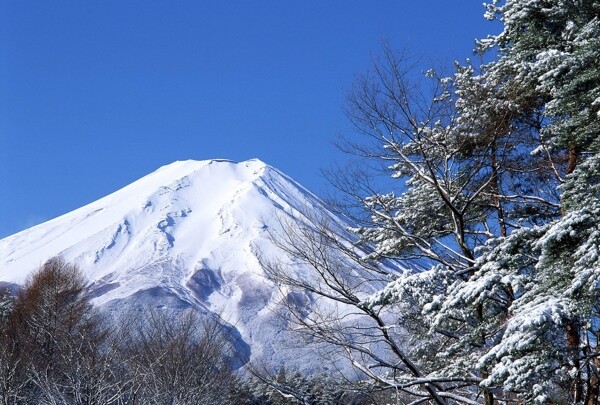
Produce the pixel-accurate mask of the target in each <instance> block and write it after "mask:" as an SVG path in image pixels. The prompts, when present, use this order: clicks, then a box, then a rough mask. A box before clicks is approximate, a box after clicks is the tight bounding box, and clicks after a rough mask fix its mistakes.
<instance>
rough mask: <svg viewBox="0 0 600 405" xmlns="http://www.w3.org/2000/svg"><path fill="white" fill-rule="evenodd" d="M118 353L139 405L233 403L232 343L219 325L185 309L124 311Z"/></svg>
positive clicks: (235, 385)
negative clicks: (174, 311)
mask: <svg viewBox="0 0 600 405" xmlns="http://www.w3.org/2000/svg"><path fill="white" fill-rule="evenodd" d="M119 336H120V338H119V339H120V341H121V342H122V343H121V349H120V351H121V353H120V356H121V358H122V359H123V361H124V362H125V367H126V369H127V374H128V375H129V376H130V378H131V380H132V382H133V388H132V392H133V394H132V398H134V399H135V403H144V404H191V403H202V404H228V403H230V404H234V403H236V401H237V396H238V395H239V393H238V392H236V387H237V378H236V377H235V376H234V374H233V372H232V369H231V364H230V363H229V361H228V360H231V359H232V356H234V347H233V346H232V341H231V339H230V336H229V334H228V332H227V329H226V327H225V326H223V325H222V324H221V323H219V322H218V321H217V320H215V319H212V318H208V317H202V316H200V315H199V314H198V313H196V311H195V310H193V309H189V310H187V311H185V312H183V313H180V314H173V313H169V312H168V311H167V310H148V311H141V312H140V313H138V314H134V313H130V314H127V315H126V316H125V317H123V318H122V324H121V331H120V334H119Z"/></svg>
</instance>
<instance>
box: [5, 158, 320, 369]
mask: <svg viewBox="0 0 600 405" xmlns="http://www.w3.org/2000/svg"><path fill="white" fill-rule="evenodd" d="M315 210H317V211H319V212H320V213H326V215H330V214H329V213H327V211H326V208H325V206H324V205H323V203H322V202H321V201H320V200H319V199H318V198H317V197H315V196H314V195H313V194H311V193H310V192H308V191H307V190H306V189H304V188H303V187H302V186H300V185H299V184H298V183H296V182H294V181H293V180H292V179H290V178H289V177H287V176H285V175H284V174H282V173H281V172H279V171H278V170H276V169H274V168H272V167H270V166H268V165H266V164H265V163H263V162H261V161H259V160H248V161H245V162H239V163H236V162H232V161H228V160H210V161H181V162H175V163H173V164H170V165H167V166H164V167H161V168H160V169H158V170H157V171H155V172H153V173H151V174H149V175H147V176H145V177H143V178H141V179H139V180H138V181H136V182H134V183H132V184H130V185H128V186H126V187H124V188H123V189H121V190H119V191H117V192H115V193H113V194H110V195H108V196H107V197H104V198H102V199H100V200H98V201H96V202H93V203H91V204H88V205H86V206H84V207H82V208H79V209H77V210H75V211H72V212H70V213H68V214H65V215H63V216H60V217H58V218H56V219H53V220H51V221H48V222H46V223H43V224H40V225H38V226H35V227H32V228H30V229H27V230H25V231H22V232H19V233H17V234H15V235H12V236H9V237H7V238H5V239H2V240H0V285H2V284H4V285H12V284H21V283H23V282H24V280H25V279H26V277H27V276H28V275H29V274H30V273H31V272H32V271H34V270H36V269H37V268H39V266H40V265H41V264H43V263H44V262H45V261H46V260H47V259H48V258H50V257H52V256H57V255H60V256H62V257H63V258H64V259H66V260H67V261H69V262H72V263H75V264H77V265H78V266H79V267H80V268H81V269H82V270H83V272H84V274H85V275H86V277H87V278H88V280H89V281H90V283H91V287H90V289H91V292H92V295H93V297H94V298H93V303H94V304H96V305H98V306H100V307H101V308H104V309H106V310H108V311H113V312H114V311H117V312H118V311H121V310H123V308H125V307H128V306H132V305H147V306H148V305H149V306H154V307H159V308H170V309H173V308H175V309H176V308H189V307H194V308H196V309H198V310H199V311H201V312H203V313H205V314H207V315H209V316H219V317H220V318H221V320H222V321H223V322H225V323H227V324H228V325H230V327H231V328H232V333H235V334H236V335H238V336H240V337H241V339H242V340H243V341H240V344H239V345H238V347H239V350H240V353H241V355H242V358H243V360H244V361H246V360H248V359H250V358H253V359H257V360H259V361H262V362H266V363H269V364H271V365H273V366H275V367H278V366H279V365H280V364H278V363H282V362H283V361H284V359H286V360H285V362H286V367H288V366H289V364H290V360H289V353H285V348H286V347H289V346H291V345H292V343H291V340H293V339H295V336H294V335H293V334H289V333H287V332H284V329H285V325H284V321H283V320H282V319H280V318H279V317H278V316H276V315H275V314H274V312H273V308H274V307H276V306H277V303H278V301H279V300H280V299H281V296H280V295H279V294H278V292H277V289H276V288H274V286H273V285H272V283H271V282H270V281H269V280H267V279H266V277H265V275H264V273H263V270H262V268H261V265H260V262H259V257H260V256H261V255H263V256H264V255H265V254H266V255H270V256H273V257H277V255H281V254H282V253H281V252H279V251H278V250H277V248H275V247H274V246H273V244H272V242H271V240H270V232H269V231H270V230H271V229H276V228H277V227H278V226H280V222H281V218H282V217H287V218H298V217H301V216H300V215H299V213H300V212H307V211H313V212H314V211H315ZM293 358H295V359H296V361H297V363H298V365H300V366H302V365H304V366H306V361H305V360H304V359H302V358H300V357H298V356H294V357H293ZM292 361H293V360H292Z"/></svg>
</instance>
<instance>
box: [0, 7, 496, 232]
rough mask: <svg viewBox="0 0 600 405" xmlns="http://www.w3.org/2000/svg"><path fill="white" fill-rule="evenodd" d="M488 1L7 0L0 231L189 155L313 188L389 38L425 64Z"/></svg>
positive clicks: (467, 35)
mask: <svg viewBox="0 0 600 405" xmlns="http://www.w3.org/2000/svg"><path fill="white" fill-rule="evenodd" d="M483 12H484V9H483V7H482V5H481V0H479V1H472V0H462V1H459V2H451V1H447V0H443V1H442V0H430V1H426V2H420V1H409V0H406V1H401V0H360V1H359V0H336V1H330V0H326V1H316V0H315V1H312V0H302V1H300V0H288V1H282V0H269V1H262V0H256V1H243V0H236V1H233V0H232V1H216V0H215V1H208V0H207V1H204V0H202V1H200V0H198V1H179V0H178V1H166V0H165V1H150V0H144V1H129V0H127V1H124V0H117V1H91V0H90V1H81V0H73V1H61V0H57V1H48V0H41V1H22V0H4V1H2V2H0V193H1V194H0V237H3V236H7V235H9V234H12V233H14V232H17V231H19V230H22V229H24V228H27V227H29V226H32V225H34V224H36V223H39V222H42V221H45V220H48V219H51V218H54V217H56V216H58V215H61V214H64V213H66V212H69V211H71V210H73V209H75V208H78V207H80V206H82V205H84V204H87V203H89V202H91V201H94V200H96V199H98V198H100V197H102V196H104V195H106V194H109V193H111V192H113V191H116V190H117V189H119V188H121V187H123V186H125V185H127V184H128V183H130V182H132V181H134V180H136V179H137V178H139V177H141V176H143V175H145V174H148V173H150V172H152V171H154V170H155V169H157V168H158V167H160V166H162V165H164V164H168V163H171V162H173V161H175V160H182V159H210V158H229V159H233V160H245V159H249V158H253V157H257V158H259V159H261V160H263V161H265V162H267V163H269V164H271V165H273V166H275V167H277V168H279V169H280V170H282V171H284V172H285V173H287V174H288V175H290V176H292V177H293V178H295V179H296V180H298V181H299V182H300V183H302V184H304V185H305V186H306V187H308V188H309V189H311V190H313V191H314V192H316V193H317V194H319V193H320V192H321V191H323V190H324V188H325V187H326V186H325V184H324V183H325V182H324V181H323V180H322V179H321V178H320V176H319V174H318V173H319V169H320V168H321V167H324V166H327V164H328V163H329V162H330V161H331V160H332V159H333V158H335V156H336V154H337V152H336V150H335V148H334V147H333V146H331V142H332V140H333V139H334V138H335V137H336V136H337V135H338V134H340V133H342V132H344V131H347V130H349V124H348V122H347V120H346V118H345V116H344V115H343V112H342V107H343V104H344V98H345V95H346V93H347V90H348V88H349V87H350V86H351V84H352V82H353V78H354V76H355V75H356V74H359V73H361V72H364V71H365V70H366V69H367V68H368V66H369V63H370V58H371V55H373V54H376V53H377V52H378V51H379V49H380V45H381V41H382V40H383V39H387V40H388V41H389V42H390V43H391V44H392V46H394V47H398V48H401V47H403V48H407V49H409V50H410V51H411V52H413V53H415V54H416V55H421V56H423V57H424V58H425V59H426V60H431V61H451V60H454V59H459V60H464V59H465V58H467V57H470V56H472V49H473V47H474V39H475V38H481V37H485V36H486V35H487V34H488V33H494V32H495V29H497V28H498V26H497V25H494V24H493V23H490V22H487V21H485V20H484V19H483V17H482V15H483Z"/></svg>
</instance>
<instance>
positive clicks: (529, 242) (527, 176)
mask: <svg viewBox="0 0 600 405" xmlns="http://www.w3.org/2000/svg"><path fill="white" fill-rule="evenodd" d="M488 16H489V17H490V18H494V17H496V18H499V19H500V20H501V21H502V23H503V24H504V30H503V31H502V33H501V34H499V35H497V36H492V37H489V38H488V39H486V40H483V41H481V43H480V50H482V51H485V50H489V49H491V48H494V49H495V50H496V51H497V53H498V57H497V59H496V60H495V61H493V62H491V63H489V64H487V65H484V66H481V67H480V68H479V71H478V72H475V70H476V69H475V68H474V67H473V66H471V65H469V64H468V65H467V66H464V67H462V66H459V68H458V70H457V73H456V74H455V75H454V76H453V77H452V78H448V79H446V82H447V83H450V87H449V90H448V91H447V92H446V93H444V94H441V95H440V96H437V97H436V98H435V100H446V101H448V100H449V102H450V103H451V104H452V107H453V108H454V111H455V115H454V116H453V117H452V119H450V120H447V121H436V122H435V125H432V124H431V121H429V122H428V121H424V120H414V121H413V122H415V123H416V125H414V126H413V132H410V131H401V134H402V136H404V138H402V139H401V138H395V137H394V134H393V132H392V131H388V132H387V133H386V132H384V131H381V133H382V134H384V136H380V138H379V139H380V140H381V141H382V142H383V143H384V144H385V146H386V150H388V151H392V152H394V153H396V156H390V155H388V156H385V158H386V159H388V160H391V161H394V160H398V161H400V163H395V164H394V165H392V166H391V167H390V168H391V169H392V170H395V173H394V175H395V176H396V177H397V178H400V179H407V180H408V181H407V183H406V185H407V191H405V192H404V193H403V194H402V195H401V196H400V197H396V196H395V195H392V194H386V195H373V196H369V197H367V198H366V199H365V203H366V204H365V205H366V207H367V208H368V209H369V210H370V211H371V212H372V214H373V216H372V224H371V226H368V227H363V228H360V229H359V230H358V231H359V234H360V235H361V236H362V237H363V239H364V240H365V241H368V242H371V243H374V244H375V245H376V251H375V253H373V254H371V256H370V257H371V258H382V257H389V256H393V257H396V258H400V259H404V260H411V259H412V258H419V259H422V258H427V259H428V260H429V261H430V262H431V267H430V269H428V270H425V271H423V272H420V273H415V274H406V275H404V276H402V277H400V278H398V279H397V280H395V281H394V282H393V283H391V284H390V285H388V287H386V288H385V289H384V290H382V291H381V292H380V293H378V294H375V295H374V296H372V297H371V298H370V299H367V300H365V301H364V305H367V306H369V307H371V308H380V309H382V308H384V307H385V306H388V305H392V304H394V305H398V306H399V307H400V308H401V309H400V311H399V312H401V311H402V310H406V308H405V305H406V303H411V304H412V305H416V306H417V307H418V308H419V309H420V311H421V314H422V316H423V320H424V322H425V323H426V324H427V325H429V335H428V337H427V339H426V340H427V341H428V343H427V344H426V345H425V346H426V347H429V348H430V351H431V349H432V348H437V351H436V353H437V354H436V356H435V359H426V358H425V357H422V358H421V359H420V363H421V364H427V362H429V363H428V370H429V376H430V377H431V378H434V377H435V378H438V379H440V380H443V381H449V380H450V378H451V377H452V376H464V375H470V376H472V377H473V380H474V381H477V383H476V384H475V385H477V386H479V387H480V388H482V389H483V397H482V398H483V401H484V402H487V403H491V402H492V401H493V398H494V395H495V396H496V397H500V398H504V399H508V398H509V397H510V395H518V396H519V397H521V398H522V399H524V400H526V401H528V402H548V401H550V402H552V401H554V402H561V403H564V402H581V401H584V400H585V401H586V402H587V403H589V404H592V403H596V402H597V400H598V390H599V383H598V365H599V362H598V348H597V342H598V336H599V335H598V330H597V326H598V320H599V319H598V295H597V294H598V290H597V289H598V275H597V268H598V264H597V262H598V245H599V243H600V240H599V239H598V221H599V215H600V212H598V211H597V206H598V201H597V200H598V190H597V185H596V184H597V182H598V178H600V172H599V171H598V170H597V167H598V163H597V161H598V158H597V154H598V152H599V150H598V131H599V128H600V115H599V109H600V101H599V99H598V95H599V92H600V72H599V70H598V68H597V60H599V56H600V42H599V41H600V35H599V33H600V31H599V30H598V26H599V18H600V2H598V1H572V2H566V1H559V0H512V1H511V0H507V1H505V2H503V3H502V4H501V5H500V1H495V2H494V3H493V4H491V5H488ZM442 82H444V81H442ZM367 88H368V87H367ZM370 88H371V89H372V88H374V87H373V86H371V87H370ZM384 88H385V89H389V88H390V87H389V86H385V87H384ZM373 99H374V98H367V97H363V98H362V99H361V101H363V104H362V107H363V108H362V110H360V109H359V111H361V112H364V111H366V112H367V114H365V115H366V116H368V117H369V118H370V119H371V120H370V121H365V122H366V123H368V124H370V125H371V128H374V127H375V126H374V125H372V124H373V119H372V117H376V118H377V119H381V121H380V122H379V123H380V124H383V125H384V127H385V128H393V127H392V126H390V125H389V124H388V122H393V118H395V117H397V116H398V115H397V112H396V111H395V110H393V109H383V108H378V110H383V111H385V112H387V113H388V115H387V116H384V115H382V114H379V115H376V114H373V109H369V108H368V107H369V106H376V105H377V104H376V103H373V102H371V103H370V104H367V105H366V107H367V108H364V107H365V103H364V100H369V101H370V100H373ZM399 100H400V101H402V99H401V98H400V99H399ZM405 105H407V104H406V103H405ZM390 111H392V112H393V113H390ZM400 111H403V109H402V108H400ZM442 128H443V131H441V130H440V129H442ZM363 131H365V132H368V130H367V129H366V128H365V127H363ZM371 133H372V131H371ZM440 133H444V134H445V135H444V136H443V137H440V135H439V134H440ZM407 134H408V136H406V135H407ZM453 146H454V148H453ZM407 151H417V153H415V154H413V155H410V154H409V153H407ZM434 151H435V152H434ZM437 151H439V153H440V155H439V156H444V159H443V160H438V161H437V162H439V164H438V165H436V164H431V163H432V162H436V160H435V159H431V158H430V157H431V156H432V155H433V156H436V152H437ZM442 162H443V164H442ZM399 169H400V170H399ZM442 169H443V170H442ZM449 185H452V186H454V188H452V187H450V186H449ZM559 185H560V187H558V186H559ZM561 192H562V195H560V193H561ZM425 207H430V210H432V211H434V212H428V211H427V210H426V209H425ZM453 208H458V209H457V210H456V211H455V210H454V209H453ZM440 217H441V218H440ZM457 219H459V220H458V221H457ZM460 219H465V220H464V221H461V220H460ZM494 221H495V223H494ZM461 226H462V232H461ZM407 230H408V231H407ZM463 234H464V235H465V238H464V239H463V238H462V235H463ZM475 235H477V236H475ZM416 237H421V239H420V242H422V244H421V245H417V244H415V243H412V244H411V243H410V242H411V240H413V239H415V238H416ZM465 246H466V247H467V249H464V247H465ZM457 247H458V248H460V251H457V250H453V248H457ZM440 248H443V249H446V250H447V251H453V252H454V257H455V258H456V257H460V258H461V259H462V261H461V260H456V261H450V260H445V261H442V260H435V259H436V258H435V257H434V256H433V255H430V254H429V255H428V254H425V253H424V252H431V251H439V249H440ZM469 253H470V254H469ZM460 255H462V256H460ZM400 319H401V322H402V315H401V316H400ZM440 335H441V336H443V337H445V338H446V339H445V340H444V339H441V338H440ZM511 393H512V394H511Z"/></svg>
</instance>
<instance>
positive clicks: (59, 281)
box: [0, 257, 389, 405]
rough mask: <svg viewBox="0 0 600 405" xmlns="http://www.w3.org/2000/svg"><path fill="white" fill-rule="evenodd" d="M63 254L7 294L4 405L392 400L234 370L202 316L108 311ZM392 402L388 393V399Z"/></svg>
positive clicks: (319, 379) (224, 336) (322, 382)
mask: <svg viewBox="0 0 600 405" xmlns="http://www.w3.org/2000/svg"><path fill="white" fill-rule="evenodd" d="M87 287H88V281H87V280H86V279H85V277H84V276H83V273H82V272H81V271H80V269H79V268H78V267H77V266H75V265H73V264H70V263H68V262H66V261H64V260H63V259H61V258H59V257H54V258H52V259H50V260H48V261H47V262H46V263H44V264H43V265H42V266H41V267H40V268H39V269H38V270H37V271H35V272H34V273H33V274H32V275H31V276H30V277H29V278H28V279H27V281H26V282H25V284H24V285H23V286H21V287H20V288H19V290H18V291H17V292H16V293H15V292H14V291H8V290H5V291H1V290H0V404H4V405H16V404H65V405H66V404H88V405H92V404H94V405H95V404H132V405H134V404H161V405H162V404H172V405H184V404H249V405H292V404H332V405H333V404H340V405H341V404H357V405H359V404H368V403H374V401H378V398H379V399H382V398H388V397H389V395H387V394H382V393H381V392H379V390H377V389H374V387H373V386H370V385H363V386H358V385H356V386H354V385H353V384H347V383H342V382H340V381H336V380H335V379H334V378H333V377H332V376H303V375H301V374H299V373H297V372H286V370H285V365H281V367H280V368H275V367H266V368H260V369H259V368H258V367H255V366H253V367H248V370H246V371H245V372H240V370H235V369H234V368H235V367H238V364H237V363H239V362H237V361H236V349H235V341H234V340H233V339H232V336H231V334H230V332H229V329H227V328H226V327H225V326H224V325H223V324H222V323H220V322H218V320H216V319H214V318H211V317H207V316H203V315H201V314H200V313H198V312H197V311H196V310H194V309H187V310H184V311H182V312H178V313H174V312H169V311H167V310H165V309H147V308H146V309H145V308H134V309H132V310H130V311H125V313H120V314H112V313H103V312H101V310H100V309H98V308H96V307H94V306H92V304H91V303H90V294H89V290H88V289H87ZM382 395H383V396H382Z"/></svg>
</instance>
